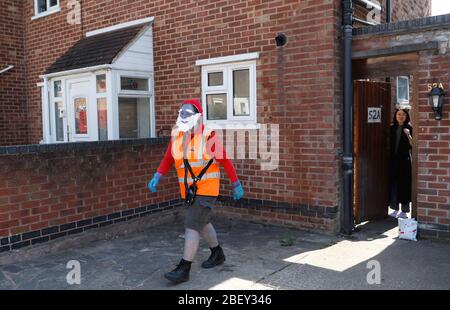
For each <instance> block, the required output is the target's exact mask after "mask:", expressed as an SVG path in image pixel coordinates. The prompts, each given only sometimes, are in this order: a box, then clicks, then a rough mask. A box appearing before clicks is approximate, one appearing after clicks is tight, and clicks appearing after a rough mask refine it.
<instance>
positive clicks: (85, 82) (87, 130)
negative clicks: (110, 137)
mask: <svg viewBox="0 0 450 310" xmlns="http://www.w3.org/2000/svg"><path fill="white" fill-rule="evenodd" d="M92 85H94V83H92V82H91V79H89V78H86V79H76V80H68V81H67V87H68V107H67V120H68V132H67V136H68V140H69V141H73V142H77V141H94V140H96V138H97V135H96V134H97V124H96V122H95V117H96V109H95V108H96V107H95V105H94V97H95V96H94V94H93V89H92V88H93V86H92Z"/></svg>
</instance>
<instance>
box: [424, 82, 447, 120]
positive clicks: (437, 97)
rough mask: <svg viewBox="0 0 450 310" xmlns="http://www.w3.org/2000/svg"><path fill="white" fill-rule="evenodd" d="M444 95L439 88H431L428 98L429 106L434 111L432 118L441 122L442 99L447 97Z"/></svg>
mask: <svg viewBox="0 0 450 310" xmlns="http://www.w3.org/2000/svg"><path fill="white" fill-rule="evenodd" d="M447 94H448V93H446V92H445V91H444V90H443V89H442V88H440V87H433V88H432V89H431V91H430V92H429V94H428V96H429V97H430V105H431V108H432V109H433V111H434V118H435V119H436V120H438V121H439V120H441V118H442V107H443V105H444V97H445V96H447Z"/></svg>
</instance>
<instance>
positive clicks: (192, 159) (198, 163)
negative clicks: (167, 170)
mask: <svg viewBox="0 0 450 310" xmlns="http://www.w3.org/2000/svg"><path fill="white" fill-rule="evenodd" d="M210 136H211V131H207V130H205V131H204V132H203V133H196V134H195V135H194V136H193V137H191V134H189V136H188V137H185V138H184V139H183V132H174V133H172V156H173V158H174V161H175V169H176V170H177V175H178V183H179V185H180V192H181V197H182V198H183V199H184V198H186V188H185V185H184V174H185V170H186V173H187V183H188V186H190V185H191V184H192V183H193V179H192V176H191V174H190V173H189V170H188V169H187V167H186V169H185V167H184V161H183V154H185V158H186V159H187V160H188V161H189V165H190V166H191V168H192V172H193V173H194V174H195V176H196V177H197V176H198V175H199V174H200V172H201V171H202V170H203V168H204V167H205V166H206V165H207V164H208V162H209V160H210V159H212V156H211V155H210V154H208V152H207V143H206V142H207V141H208V139H209V137H210ZM184 140H185V141H184ZM183 143H185V144H186V145H184V147H183ZM183 149H184V150H183ZM213 160H214V159H213ZM196 185H197V195H201V196H214V197H217V196H219V188H220V168H219V165H218V163H217V162H216V161H215V160H214V161H213V163H212V164H211V166H209V168H208V170H207V171H206V173H205V174H204V175H203V177H202V178H201V180H200V181H197V183H196Z"/></svg>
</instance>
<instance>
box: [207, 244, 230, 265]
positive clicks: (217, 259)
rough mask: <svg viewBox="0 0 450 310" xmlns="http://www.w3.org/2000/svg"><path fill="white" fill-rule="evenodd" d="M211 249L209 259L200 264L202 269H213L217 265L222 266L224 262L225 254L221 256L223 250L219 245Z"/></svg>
mask: <svg viewBox="0 0 450 310" xmlns="http://www.w3.org/2000/svg"><path fill="white" fill-rule="evenodd" d="M210 249H211V255H210V256H209V258H208V259H207V260H206V261H204V262H203V263H202V267H203V268H213V267H215V266H217V265H220V264H223V262H224V261H225V254H223V250H222V248H221V247H220V245H218V246H216V247H215V248H210Z"/></svg>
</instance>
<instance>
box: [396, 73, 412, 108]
mask: <svg viewBox="0 0 450 310" xmlns="http://www.w3.org/2000/svg"><path fill="white" fill-rule="evenodd" d="M399 80H406V82H407V83H406V95H407V99H400V98H399V96H398V94H399V91H398V90H399ZM409 83H410V80H409V76H397V83H396V93H397V104H399V105H409V101H410V98H409Z"/></svg>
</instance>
